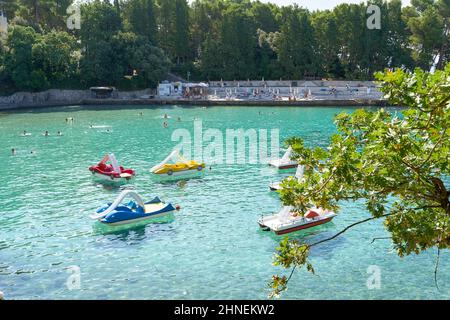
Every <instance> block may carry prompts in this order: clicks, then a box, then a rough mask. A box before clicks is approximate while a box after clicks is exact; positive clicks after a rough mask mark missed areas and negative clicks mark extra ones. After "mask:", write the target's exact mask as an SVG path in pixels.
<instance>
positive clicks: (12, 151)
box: [11, 148, 17, 156]
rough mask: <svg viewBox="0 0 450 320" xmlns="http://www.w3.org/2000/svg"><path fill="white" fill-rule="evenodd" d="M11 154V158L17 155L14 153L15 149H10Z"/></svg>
mask: <svg viewBox="0 0 450 320" xmlns="http://www.w3.org/2000/svg"><path fill="white" fill-rule="evenodd" d="M11 154H12V155H13V156H15V155H16V154H17V152H16V149H15V148H12V149H11Z"/></svg>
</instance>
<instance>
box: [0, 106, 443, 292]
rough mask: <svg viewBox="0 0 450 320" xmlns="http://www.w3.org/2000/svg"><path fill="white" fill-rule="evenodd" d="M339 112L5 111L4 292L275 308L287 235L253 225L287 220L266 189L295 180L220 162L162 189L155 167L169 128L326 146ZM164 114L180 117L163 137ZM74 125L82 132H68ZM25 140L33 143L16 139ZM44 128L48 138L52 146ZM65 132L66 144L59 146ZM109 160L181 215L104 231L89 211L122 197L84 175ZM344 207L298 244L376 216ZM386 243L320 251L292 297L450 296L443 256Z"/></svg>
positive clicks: (344, 241)
mask: <svg viewBox="0 0 450 320" xmlns="http://www.w3.org/2000/svg"><path fill="white" fill-rule="evenodd" d="M342 110H343V109H342V108H340V109H338V108H317V107H316V108H275V107H273V108H263V107H261V108H256V107H250V108H245V107H216V108H197V107H189V108H188V107H186V108H181V107H167V108H156V107H154V108H151V107H146V108H141V109H137V108H123V109H119V108H110V109H108V108H90V109H84V108H80V107H70V108H62V109H61V108H58V109H41V110H36V111H34V112H31V111H24V112H18V113H1V114H0V163H1V166H0V177H1V183H0V290H1V291H3V292H4V293H5V295H6V297H7V298H8V299H265V298H267V296H268V293H269V290H268V287H267V283H268V281H269V280H270V278H271V276H272V275H273V274H275V273H280V274H281V273H283V270H281V269H280V268H277V267H274V266H272V264H271V262H272V258H273V254H274V252H275V248H276V247H277V244H278V242H279V240H280V239H281V238H279V237H276V236H274V235H272V234H270V233H267V232H262V231H260V230H259V228H258V225H257V224H256V220H257V219H258V217H260V215H261V214H269V213H272V212H274V211H277V210H278V209H279V207H280V202H279V199H278V197H277V196H276V195H274V194H271V193H270V192H269V191H268V185H269V183H270V182H274V181H279V180H280V179H281V178H282V177H283V176H285V175H286V174H279V173H278V172H277V171H275V170H272V169H268V168H267V166H265V165H260V164H252V165H250V164H246V165H226V164H223V165H220V164H216V165H213V166H212V168H211V170H208V171H207V172H206V174H205V176H204V178H203V179H193V180H190V181H187V182H186V183H159V182H155V181H153V180H152V179H151V177H150V174H149V173H148V169H149V168H150V167H151V166H153V165H154V164H156V163H158V162H159V161H161V160H162V159H163V158H164V157H165V156H166V155H167V153H168V152H169V151H170V150H171V149H172V147H173V146H174V145H175V143H174V142H172V141H171V135H172V132H173V130H174V129H177V128H185V129H188V130H189V131H190V132H193V120H194V119H201V120H202V124H203V130H206V129H208V128H217V129H219V130H220V131H221V132H223V134H225V130H226V129H239V128H245V129H249V128H254V129H268V130H270V129H276V128H278V129H279V130H280V137H281V139H284V138H287V137H290V136H293V135H297V136H301V137H303V138H304V139H305V140H306V141H307V143H308V144H309V145H311V146H314V145H320V146H325V145H326V142H327V139H328V137H329V136H330V135H331V134H332V133H333V132H334V126H333V123H332V118H333V116H334V115H335V114H337V113H338V112H340V111H342ZM352 110H353V109H347V110H346V111H350V112H351V111H352ZM140 112H142V113H143V115H142V116H138V114H139V113H140ZM164 114H168V115H170V116H171V117H172V118H171V119H169V120H166V121H167V122H168V124H169V128H167V129H164V128H163V126H162V123H163V121H164V120H163V119H162V118H161V116H163V115H164ZM179 116H180V117H181V121H180V122H178V121H177V117H179ZM67 117H74V119H75V121H74V123H73V124H67V123H66V121H65V119H66V118H67ZM90 124H94V125H105V126H110V131H111V132H110V133H106V132H105V130H106V129H105V128H97V129H91V128H89V125H90ZM23 130H27V131H28V132H31V133H32V134H33V135H32V136H31V137H26V138H25V137H21V136H20V133H21V132H22V131H23ZM45 130H48V131H49V132H50V133H51V134H52V136H50V137H43V136H42V135H41V133H42V132H44V131H45ZM58 130H61V131H62V132H63V134H64V136H62V137H57V136H55V133H56V132H57V131H58ZM11 148H16V149H17V150H18V151H17V155H16V156H11ZM31 151H34V154H32V153H31ZM110 151H113V152H114V153H115V154H116V156H117V157H118V159H119V161H120V162H121V164H123V165H124V166H126V167H132V168H134V169H135V170H136V171H137V174H138V175H137V177H136V179H135V181H134V182H133V184H132V187H134V188H135V190H137V191H138V192H139V193H140V194H141V195H143V196H144V197H145V198H146V199H150V198H151V197H152V196H155V195H158V196H160V197H161V198H162V199H164V200H166V201H170V202H172V203H175V204H180V205H181V207H182V210H181V212H179V213H176V214H175V215H174V217H172V218H171V219H166V220H162V221H158V223H149V224H146V225H138V226H133V227H132V228H128V229H121V230H118V231H115V232H110V230H104V229H101V228H98V226H97V225H96V224H95V223H93V222H92V221H91V220H90V219H89V217H88V216H89V214H90V213H92V211H94V210H95V209H96V208H98V207H100V206H102V205H103V204H104V203H105V202H108V201H113V200H114V199H115V197H116V196H117V194H118V193H119V192H120V190H118V189H114V188H111V187H104V186H102V185H100V184H98V183H97V182H95V181H93V180H92V177H91V175H90V173H89V171H88V170H87V168H88V167H89V166H90V165H92V164H95V163H96V162H97V161H99V160H100V159H101V158H102V157H103V155H104V154H105V153H106V152H110ZM343 208H344V209H343V210H342V212H341V213H340V215H339V216H338V217H337V218H335V220H334V221H333V222H332V223H330V224H328V225H325V226H321V227H318V228H315V229H311V230H310V231H307V232H299V233H295V234H291V236H290V237H291V238H295V239H303V240H306V241H317V240H319V239H322V238H325V237H329V236H331V235H333V234H334V233H336V232H337V231H339V230H341V229H342V228H344V227H345V226H347V225H348V224H350V223H352V222H355V221H357V220H360V219H362V218H365V217H367V216H368V213H367V212H366V211H365V210H364V209H363V206H361V204H358V203H348V204H345V205H344V206H343ZM386 235H387V234H386V232H385V231H384V229H383V227H382V225H381V223H380V222H373V223H369V224H365V225H361V226H359V227H358V228H355V229H353V230H351V231H349V232H347V233H345V234H344V235H342V236H341V237H339V238H338V239H336V240H335V241H331V242H327V243H324V244H323V245H321V246H318V247H316V248H314V249H313V251H312V253H311V260H312V262H313V264H314V267H315V269H316V275H312V274H310V273H307V272H306V271H300V272H297V273H295V275H294V277H293V278H292V280H291V283H290V287H289V290H288V291H287V292H286V293H285V294H284V295H283V298H286V299H366V298H368V299H449V298H450V281H449V280H450V264H449V262H450V256H449V253H448V251H444V252H442V253H441V262H440V270H439V284H440V289H441V291H438V290H437V289H436V287H435V286H434V273H433V272H434V263H435V258H436V250H430V251H428V252H425V253H423V254H421V255H419V256H410V257H406V258H403V259H400V258H398V257H397V255H396V254H395V252H393V251H392V246H391V242H390V240H378V241H376V242H374V243H373V244H371V242H372V238H374V237H386ZM371 265H376V266H378V267H379V268H380V271H381V286H380V288H379V289H372V290H369V289H368V288H367V286H366V281H367V279H368V277H369V276H370V274H368V273H367V269H368V268H369V266H371ZM72 266H77V267H79V268H80V271H81V276H80V280H81V282H80V288H79V289H76V290H69V288H68V287H67V286H66V281H67V279H68V277H69V276H70V275H71V273H69V270H68V268H70V267H72ZM286 273H287V271H286Z"/></svg>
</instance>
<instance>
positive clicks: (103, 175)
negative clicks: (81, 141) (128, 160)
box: [89, 153, 135, 183]
mask: <svg viewBox="0 0 450 320" xmlns="http://www.w3.org/2000/svg"><path fill="white" fill-rule="evenodd" d="M108 162H110V163H109V164H108ZM89 171H91V172H92V174H93V175H94V176H95V177H96V178H99V179H101V180H104V181H110V182H120V183H127V182H128V181H130V180H131V179H132V178H134V176H135V172H134V170H133V169H124V168H123V167H122V166H120V165H119V163H118V162H117V159H116V157H115V156H114V154H112V153H111V154H107V155H106V156H105V157H104V158H103V159H102V161H100V162H99V163H98V164H96V165H95V166H92V167H90V168H89Z"/></svg>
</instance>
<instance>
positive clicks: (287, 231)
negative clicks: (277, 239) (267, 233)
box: [274, 217, 333, 235]
mask: <svg viewBox="0 0 450 320" xmlns="http://www.w3.org/2000/svg"><path fill="white" fill-rule="evenodd" d="M331 220H333V217H332V218H326V219H323V220H318V221H313V222H311V223H308V224H304V225H299V226H296V227H292V228H286V229H282V230H276V231H275V230H274V232H275V234H277V235H283V234H286V233H291V232H295V231H299V230H304V229H309V228H313V227H316V226H320V225H322V224H325V223H328V222H330V221H331Z"/></svg>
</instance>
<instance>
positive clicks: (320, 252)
mask: <svg viewBox="0 0 450 320" xmlns="http://www.w3.org/2000/svg"><path fill="white" fill-rule="evenodd" d="M258 232H259V233H260V234H261V235H267V236H268V237H269V238H271V239H272V240H273V241H274V242H275V243H276V247H278V244H279V243H280V242H281V240H283V239H284V238H285V237H286V236H287V237H288V238H289V240H291V241H292V240H294V241H298V242H299V243H307V244H311V243H315V242H319V241H321V240H325V239H328V238H330V237H332V236H334V235H335V234H336V233H337V232H338V230H336V226H335V225H334V223H333V222H329V223H327V224H324V225H320V226H316V227H313V228H310V229H306V230H299V231H296V232H292V233H289V234H287V235H276V234H275V233H274V232H273V231H263V229H261V228H260V229H259V231H258ZM344 242H345V237H344V236H341V237H338V238H336V239H333V240H331V241H329V242H324V243H323V244H320V245H318V246H316V247H313V248H312V249H311V250H310V254H309V256H310V257H315V256H320V257H321V258H323V259H331V258H332V256H333V252H332V251H333V249H334V248H337V247H339V246H341V245H342V244H343V243H344Z"/></svg>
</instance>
